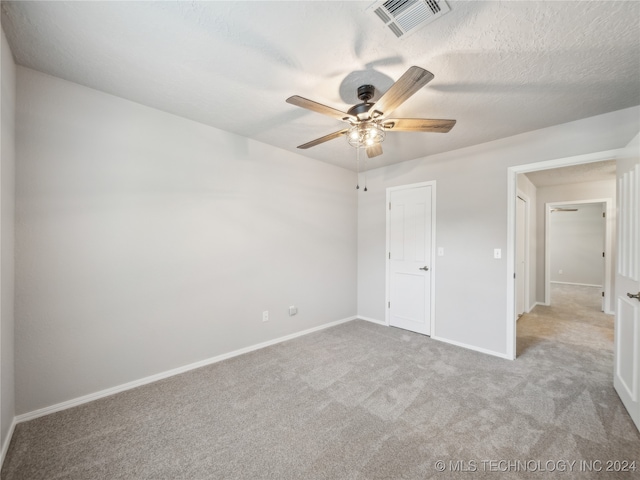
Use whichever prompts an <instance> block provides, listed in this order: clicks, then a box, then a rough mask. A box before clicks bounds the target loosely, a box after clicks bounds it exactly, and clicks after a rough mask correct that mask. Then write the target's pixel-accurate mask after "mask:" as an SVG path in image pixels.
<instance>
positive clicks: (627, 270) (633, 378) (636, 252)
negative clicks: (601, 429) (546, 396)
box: [613, 135, 640, 430]
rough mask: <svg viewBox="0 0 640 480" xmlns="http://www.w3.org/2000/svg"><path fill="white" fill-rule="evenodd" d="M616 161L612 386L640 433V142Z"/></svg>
mask: <svg viewBox="0 0 640 480" xmlns="http://www.w3.org/2000/svg"><path fill="white" fill-rule="evenodd" d="M639 137H640V135H639V136H638V137H636V138H635V143H634V142H632V144H633V146H629V147H628V148H627V150H626V152H627V153H626V154H625V155H624V157H622V158H619V159H618V161H617V167H616V168H617V177H618V229H617V232H618V262H617V265H616V315H615V344H614V353H615V355H614V362H615V364H614V377H613V384H614V387H615V389H616V391H617V392H618V395H619V396H620V399H621V400H622V403H623V404H624V406H625V407H626V408H627V411H628V412H629V415H630V416H631V418H632V419H633V421H634V423H635V424H636V427H638V429H639V430H640V398H639V397H640V246H639V245H640V141H639Z"/></svg>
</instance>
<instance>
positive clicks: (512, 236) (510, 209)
mask: <svg viewBox="0 0 640 480" xmlns="http://www.w3.org/2000/svg"><path fill="white" fill-rule="evenodd" d="M622 151H623V149H621V148H616V149H613V150H604V151H601V152H593V153H586V154H583V155H575V156H572V157H562V158H556V159H553V160H545V161H541V162H535V163H527V164H524V165H516V166H513V167H508V168H507V270H506V272H505V274H506V277H507V302H506V303H507V305H506V307H507V311H506V315H505V318H506V327H507V328H506V332H507V336H506V342H507V345H506V355H505V357H506V358H509V359H511V360H515V358H516V321H515V315H516V313H515V311H516V291H515V285H516V281H515V278H513V275H514V272H515V263H516V259H515V254H516V245H515V242H516V193H517V189H518V183H517V176H518V174H519V173H528V172H535V171H538V170H548V169H550V168H558V167H568V166H571V165H581V164H584V163H593V162H601V161H603V160H615V159H616V158H617V157H618V155H620V154H621V153H622Z"/></svg>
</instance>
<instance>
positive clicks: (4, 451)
mask: <svg viewBox="0 0 640 480" xmlns="http://www.w3.org/2000/svg"><path fill="white" fill-rule="evenodd" d="M17 423H18V420H17V418H16V417H13V421H12V422H11V426H10V427H9V431H8V432H7V438H6V440H5V442H4V444H3V445H2V452H0V470H2V465H4V459H5V457H6V456H7V452H8V451H9V445H10V444H11V439H12V438H13V432H14V430H15V429H16V424H17Z"/></svg>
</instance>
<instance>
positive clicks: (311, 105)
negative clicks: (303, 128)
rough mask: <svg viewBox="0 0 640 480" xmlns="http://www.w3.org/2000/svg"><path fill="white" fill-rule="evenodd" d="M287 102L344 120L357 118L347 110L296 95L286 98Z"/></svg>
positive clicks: (355, 119)
mask: <svg viewBox="0 0 640 480" xmlns="http://www.w3.org/2000/svg"><path fill="white" fill-rule="evenodd" d="M287 103H290V104H291V105H295V106H296V107H302V108H306V109H307V110H311V111H312V112H317V113H322V114H323V115H328V116H330V117H333V118H335V119H338V120H342V121H345V122H348V121H349V120H354V121H357V120H358V119H357V118H356V117H354V116H353V115H349V114H348V113H347V112H341V111H340V110H338V109H336V108H333V107H329V106H327V105H323V104H322V103H318V102H314V101H313V100H309V99H308V98H304V97H300V96H298V95H294V96H292V97H289V98H287Z"/></svg>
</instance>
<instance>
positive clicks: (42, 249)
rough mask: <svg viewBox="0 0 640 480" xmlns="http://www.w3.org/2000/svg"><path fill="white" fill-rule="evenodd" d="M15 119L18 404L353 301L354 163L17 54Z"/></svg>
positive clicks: (251, 338)
mask: <svg viewBox="0 0 640 480" xmlns="http://www.w3.org/2000/svg"><path fill="white" fill-rule="evenodd" d="M16 128H17V131H16V135H17V137H16V138H17V140H16V141H17V149H18V156H19V162H18V170H17V184H16V190H17V191H16V244H17V251H16V289H17V301H16V354H17V357H16V378H17V382H16V409H17V412H18V413H20V414H22V413H25V412H32V411H34V410H36V409H40V408H43V407H47V406H51V405H54V404H57V403H59V402H63V401H67V400H70V399H74V398H77V397H79V396H83V395H86V394H90V393H93V392H96V391H99V390H102V389H106V388H111V387H114V386H118V385H121V384H124V383H126V382H130V381H134V380H137V379H140V378H143V377H146V376H150V375H153V374H158V373H160V372H164V371H167V370H170V369H173V368H177V367H180V366H183V365H187V364H190V363H193V362H197V361H201V360H204V359H207V358H210V357H214V356H217V355H220V354H223V353H226V352H230V351H234V350H237V349H240V348H244V347H248V346H251V345H255V344H258V343H261V342H265V341H269V340H272V339H275V338H280V337H282V336H285V335H288V334H292V333H295V332H299V331H303V330H306V329H309V328H312V327H316V326H321V325H323V324H327V323H330V322H333V321H337V320H341V319H345V318H348V317H351V316H354V315H355V314H356V301H355V299H356V258H357V255H356V247H357V240H356V234H357V229H356V221H357V207H356V203H357V192H356V190H355V188H354V187H355V182H356V177H355V174H354V173H353V172H350V171H347V170H344V169H340V168H337V167H333V166H330V165H327V164H324V163H321V162H316V161H313V160H309V159H307V158H304V157H302V156H298V155H295V154H292V153H289V152H286V151H283V150H279V149H276V148H273V147H270V146H267V145H264V144H261V143H258V142H255V141H251V140H248V139H246V138H243V137H239V136H236V135H232V134H229V133H226V132H223V131H220V130H217V129H215V128H211V127H209V126H205V125H202V124H199V123H196V122H193V121H189V120H186V119H183V118H180V117H176V116H173V115H170V114H166V113H164V112H160V111H157V110H154V109H151V108H147V107H144V106H141V105H139V104H135V103H132V102H129V101H127V100H123V99H121V98H117V97H114V96H111V95H107V94H104V93H101V92H98V91H95V90H91V89H89V88H85V87H82V86H79V85H77V84H73V83H70V82H67V81H64V80H61V79H58V78H54V77H50V76H46V75H44V74H41V73H37V72H35V71H33V70H30V69H26V68H23V67H18V107H17V127H16ZM294 304H295V305H296V306H298V309H299V314H298V315H297V316H293V317H289V316H288V306H289V305H294ZM263 310H269V312H270V319H269V321H268V322H264V323H263V322H262V311H263Z"/></svg>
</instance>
